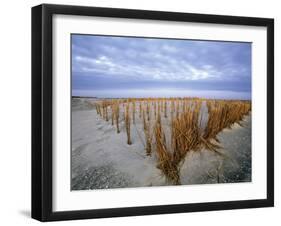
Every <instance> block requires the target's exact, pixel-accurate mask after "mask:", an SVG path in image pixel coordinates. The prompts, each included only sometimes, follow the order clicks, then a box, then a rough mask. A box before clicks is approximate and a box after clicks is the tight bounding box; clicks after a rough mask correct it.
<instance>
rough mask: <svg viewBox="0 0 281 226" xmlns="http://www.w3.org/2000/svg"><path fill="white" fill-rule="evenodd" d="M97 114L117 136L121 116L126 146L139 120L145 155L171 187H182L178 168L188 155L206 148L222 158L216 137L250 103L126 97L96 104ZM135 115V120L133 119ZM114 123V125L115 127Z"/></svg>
mask: <svg viewBox="0 0 281 226" xmlns="http://www.w3.org/2000/svg"><path fill="white" fill-rule="evenodd" d="M95 108H96V112H97V115H99V116H100V118H102V119H103V120H105V121H106V122H108V121H109V119H110V117H111V125H112V126H116V130H117V133H120V131H121V127H120V121H122V119H121V118H120V113H123V115H124V128H125V131H126V135H127V140H126V141H124V142H126V143H127V144H128V145H132V144H133V142H134V140H132V134H131V130H132V126H136V125H135V124H136V123H137V122H138V120H141V121H142V124H143V126H142V128H143V132H142V133H143V135H144V142H143V143H144V152H145V154H146V156H152V154H154V155H155V156H156V159H157V161H156V167H157V168H159V169H160V170H161V171H162V173H163V174H164V175H165V177H166V179H167V181H168V182H169V183H170V184H181V181H180V176H179V174H180V168H181V165H182V164H183V162H184V160H185V157H186V155H187V153H188V152H191V151H193V152H196V151H200V150H202V149H206V150H209V151H212V152H214V153H217V154H218V155H223V153H222V152H221V151H220V149H221V146H220V141H219V139H218V138H217V135H218V134H219V133H220V132H221V131H223V130H224V129H225V128H231V127H232V125H234V124H235V123H238V124H239V125H241V126H242V124H241V121H242V120H243V118H244V116H246V115H248V114H249V113H250V111H251V102H250V101H242V100H241V101H240V100H209V99H199V98H127V99H105V100H100V101H96V102H95ZM136 115H138V117H136ZM114 124H115V125H114Z"/></svg>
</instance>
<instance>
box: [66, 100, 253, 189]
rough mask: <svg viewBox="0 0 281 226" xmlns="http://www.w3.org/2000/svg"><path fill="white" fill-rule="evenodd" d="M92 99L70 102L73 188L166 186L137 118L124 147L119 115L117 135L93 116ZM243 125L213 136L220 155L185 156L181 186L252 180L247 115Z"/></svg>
mask: <svg viewBox="0 0 281 226" xmlns="http://www.w3.org/2000/svg"><path fill="white" fill-rule="evenodd" d="M95 101H96V99H89V98H87V99H83V98H73V99H72V159H71V167H72V181H71V188H72V190H83V189H101V188H124V187H144V186H162V185H169V182H168V181H167V180H166V178H165V175H163V173H162V171H161V170H160V169H158V168H157V167H156V162H157V159H156V154H155V153H154V152H152V155H151V156H147V155H146V152H145V138H144V133H143V129H142V120H141V119H140V118H139V116H138V114H136V115H137V116H136V123H135V124H133V123H132V124H131V139H132V144H131V145H128V144H127V143H126V140H127V135H126V129H125V123H124V119H123V115H122V114H121V117H120V130H121V132H120V133H118V134H117V133H116V127H115V126H112V125H111V123H110V121H109V122H107V121H104V120H102V119H101V118H100V116H99V115H97V112H96V110H95V108H94V105H93V103H94V102H95ZM203 123H204V122H203ZM242 124H243V127H241V126H240V125H238V124H234V125H233V126H232V128H231V129H224V130H223V131H222V132H220V133H219V134H218V139H219V141H220V144H221V146H222V149H221V150H220V151H221V152H222V153H223V155H218V154H216V153H215V152H210V151H209V150H204V149H202V150H200V151H197V152H193V151H191V152H189V153H187V155H186V156H185V159H184V161H183V164H182V165H181V167H180V180H181V184H186V185H188V184H210V183H229V182H231V183H234V182H249V181H251V116H250V115H249V116H245V117H244V120H243V121H242Z"/></svg>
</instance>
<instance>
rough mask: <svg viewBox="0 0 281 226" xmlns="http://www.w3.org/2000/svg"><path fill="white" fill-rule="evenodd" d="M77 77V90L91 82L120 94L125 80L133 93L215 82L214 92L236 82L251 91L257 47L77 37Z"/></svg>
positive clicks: (74, 64) (74, 63) (74, 39)
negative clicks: (136, 86) (253, 55)
mask: <svg viewBox="0 0 281 226" xmlns="http://www.w3.org/2000/svg"><path fill="white" fill-rule="evenodd" d="M72 75H73V76H74V77H75V79H74V81H75V82H73V86H74V88H77V87H78V84H81V82H79V81H78V80H87V81H88V83H90V84H93V85H92V88H93V89H95V88H96V87H95V85H94V84H95V81H97V80H98V81H99V83H100V84H102V86H103V87H104V88H106V84H108V86H114V84H115V86H116V88H117V89H118V88H119V87H120V84H119V82H117V81H121V82H122V84H123V85H122V87H123V88H125V87H124V84H126V85H127V86H128V87H127V88H128V89H129V88H130V86H134V83H136V82H137V83H139V84H145V85H146V86H147V85H148V84H149V83H153V84H154V85H156V86H157V83H158V86H159V88H161V87H160V86H162V85H163V84H166V83H173V84H175V83H177V84H180V83H182V84H186V85H187V86H189V85H190V84H193V83H196V85H198V84H200V83H201V84H202V86H204V87H205V89H208V87H206V84H208V83H209V84H210V89H213V90H214V89H218V90H221V88H223V87H224V85H223V84H224V83H225V84H230V83H232V84H234V85H235V84H239V85H240V86H241V85H242V86H243V89H244V90H250V86H251V85H250V84H251V44H250V43H237V42H214V41H194V40H170V39H169V40H168V39H148V38H145V39H144V38H129V37H110V36H94V35H72ZM78 78H79V79H78ZM113 81H114V84H112V82H113ZM214 84H217V87H216V86H214ZM219 86H222V87H219ZM79 87H80V88H79V89H83V87H82V86H81V85H80V86H79ZM225 87H228V86H225ZM88 88H89V87H88ZM174 88H175V87H174ZM234 88H235V87H232V88H231V89H234ZM236 89H237V90H239V89H240V88H239V87H237V88H236Z"/></svg>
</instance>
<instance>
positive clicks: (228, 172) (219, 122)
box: [71, 34, 252, 191]
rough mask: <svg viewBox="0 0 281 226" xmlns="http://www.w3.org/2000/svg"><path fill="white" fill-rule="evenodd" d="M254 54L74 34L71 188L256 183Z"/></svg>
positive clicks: (210, 44)
mask: <svg viewBox="0 0 281 226" xmlns="http://www.w3.org/2000/svg"><path fill="white" fill-rule="evenodd" d="M251 48H252V44H251V43H250V42H231V41H213V40H188V39H170V38H154V37H123V36H105V35H94V34H71V74H72V81H71V83H72V94H71V138H72V139H71V142H72V143H71V147H72V150H71V190H73V191H74V190H93V189H110V188H111V189H112V188H132V187H150V186H172V185H204V184H219V183H242V182H251V175H252V167H251V157H252V154H251Z"/></svg>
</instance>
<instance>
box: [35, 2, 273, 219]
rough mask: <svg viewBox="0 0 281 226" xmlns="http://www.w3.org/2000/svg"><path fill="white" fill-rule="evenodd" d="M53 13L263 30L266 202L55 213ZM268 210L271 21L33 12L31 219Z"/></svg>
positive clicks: (64, 9)
mask: <svg viewBox="0 0 281 226" xmlns="http://www.w3.org/2000/svg"><path fill="white" fill-rule="evenodd" d="M55 14H63V15H81V16H98V17H111V18H128V19H130V18H131V19H147V20H162V21H181V22H196V23H211V24H227V25H231V24H233V25H247V26H261V27H266V28H267V94H266V95H267V198H266V199H258V200H246V201H226V202H209V203H194V204H172V203H171V205H160V206H142V207H130V208H110V209H94V210H73V211H63V212H54V211H53V210H52V199H53V196H52V184H53V182H52V129H53V128H52V123H53V121H52V110H53V102H52V98H53V94H52V80H53V79H52V18H53V15H55ZM271 206H274V20H273V19H268V18H253V17H237V16H221V15H205V14H191V13H177V12H161V11H145V10H132V9H118V8H98V7H83V6H66V5H49V4H43V5H39V6H35V7H33V8H32V218H34V219H37V220H40V221H57V220H73V219H86V218H105V217H122V216H135V215H149V214H167V213H180V212H195V211H210V210H228V209H243V208H257V207H271Z"/></svg>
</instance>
